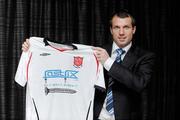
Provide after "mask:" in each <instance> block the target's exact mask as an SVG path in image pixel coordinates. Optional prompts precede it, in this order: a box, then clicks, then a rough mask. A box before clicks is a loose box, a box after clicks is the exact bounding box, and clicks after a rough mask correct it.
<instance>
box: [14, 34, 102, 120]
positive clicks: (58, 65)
mask: <svg viewBox="0 0 180 120" xmlns="http://www.w3.org/2000/svg"><path fill="white" fill-rule="evenodd" d="M29 42H30V48H29V50H28V52H23V53H22V55H21V58H20V61H19V65H18V68H17V71H16V76H15V81H16V82H17V83H18V84H20V85H21V86H25V85H26V86H27V87H26V120H93V104H94V103H93V100H94V93H95V86H98V87H99V88H102V89H105V83H104V75H103V67H102V65H101V64H100V63H99V62H98V61H97V59H96V57H95V55H94V53H93V50H92V49H91V46H87V45H81V44H73V45H74V46H76V47H77V49H72V47H71V46H70V45H64V44H57V43H54V42H50V41H45V39H44V38H41V37H31V38H30V40H29ZM46 43H48V44H49V45H46Z"/></svg>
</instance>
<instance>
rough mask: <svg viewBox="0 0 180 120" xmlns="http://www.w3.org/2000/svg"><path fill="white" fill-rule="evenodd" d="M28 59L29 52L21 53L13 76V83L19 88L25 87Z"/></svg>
mask: <svg viewBox="0 0 180 120" xmlns="http://www.w3.org/2000/svg"><path fill="white" fill-rule="evenodd" d="M29 58H30V52H22V54H21V57H20V60H19V64H18V67H17V71H16V74H15V81H16V82H17V83H18V84H19V85H21V86H25V84H26V82H27V74H28V73H27V67H28V61H29Z"/></svg>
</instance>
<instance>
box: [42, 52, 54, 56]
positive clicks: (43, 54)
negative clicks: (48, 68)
mask: <svg viewBox="0 0 180 120" xmlns="http://www.w3.org/2000/svg"><path fill="white" fill-rule="evenodd" d="M48 55H51V54H50V53H41V54H40V56H48Z"/></svg>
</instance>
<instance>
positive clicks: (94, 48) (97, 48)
mask: <svg viewBox="0 0 180 120" xmlns="http://www.w3.org/2000/svg"><path fill="white" fill-rule="evenodd" d="M92 49H93V50H96V51H102V50H103V48H101V47H92Z"/></svg>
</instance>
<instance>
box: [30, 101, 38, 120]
mask: <svg viewBox="0 0 180 120" xmlns="http://www.w3.org/2000/svg"><path fill="white" fill-rule="evenodd" d="M32 100H33V104H34V108H35V111H36V115H37V119H38V120H39V115H38V111H37V108H36V104H35V102H34V99H33V98H32Z"/></svg>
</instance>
